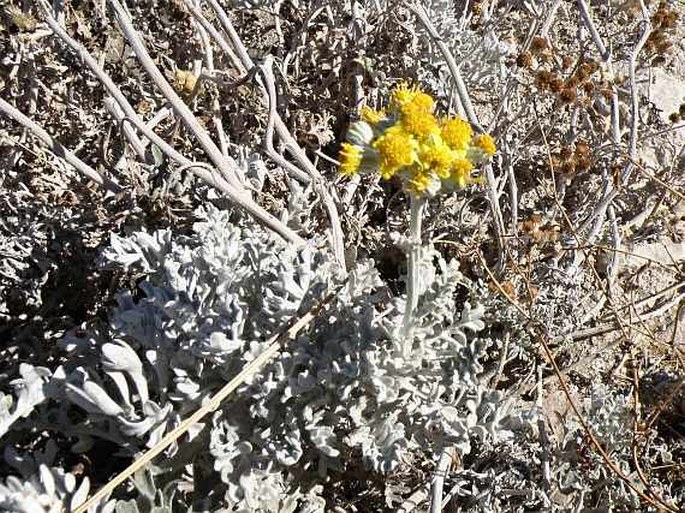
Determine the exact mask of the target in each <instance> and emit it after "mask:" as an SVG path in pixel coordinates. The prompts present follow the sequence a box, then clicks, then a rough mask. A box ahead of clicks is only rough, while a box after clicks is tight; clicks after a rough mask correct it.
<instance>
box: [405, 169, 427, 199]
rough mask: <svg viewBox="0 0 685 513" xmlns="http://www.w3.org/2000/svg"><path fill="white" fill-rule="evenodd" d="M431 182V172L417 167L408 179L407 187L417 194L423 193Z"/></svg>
mask: <svg viewBox="0 0 685 513" xmlns="http://www.w3.org/2000/svg"><path fill="white" fill-rule="evenodd" d="M430 182H431V177H430V173H428V172H427V171H426V170H423V169H422V168H415V169H414V171H413V172H412V174H411V177H410V178H409V180H408V184H407V188H408V189H409V190H410V191H411V192H413V193H415V194H422V193H423V192H425V191H426V189H428V186H429V185H430Z"/></svg>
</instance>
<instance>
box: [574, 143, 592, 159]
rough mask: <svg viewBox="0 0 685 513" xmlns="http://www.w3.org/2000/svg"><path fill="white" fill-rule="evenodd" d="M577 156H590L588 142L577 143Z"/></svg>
mask: <svg viewBox="0 0 685 513" xmlns="http://www.w3.org/2000/svg"><path fill="white" fill-rule="evenodd" d="M576 155H586V156H588V155H590V145H589V144H588V143H586V142H579V143H576Z"/></svg>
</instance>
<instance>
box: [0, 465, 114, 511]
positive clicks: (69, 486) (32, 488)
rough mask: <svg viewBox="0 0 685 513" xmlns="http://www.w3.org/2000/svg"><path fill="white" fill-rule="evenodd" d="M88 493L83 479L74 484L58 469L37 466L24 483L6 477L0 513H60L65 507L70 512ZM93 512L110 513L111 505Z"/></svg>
mask: <svg viewBox="0 0 685 513" xmlns="http://www.w3.org/2000/svg"><path fill="white" fill-rule="evenodd" d="M89 489H90V485H89V481H88V478H87V477H86V478H84V479H83V480H82V481H81V483H80V484H77V480H76V477H75V476H74V475H73V474H70V473H68V472H66V473H65V472H64V471H63V470H62V469H60V468H55V467H52V468H49V467H47V466H46V465H41V466H40V467H39V471H38V472H37V473H36V474H33V475H32V476H30V477H29V478H27V479H24V480H21V479H19V478H17V477H15V476H9V477H7V478H6V479H5V482H4V483H1V484H0V511H8V512H9V511H11V512H13V513H60V512H62V511H64V508H65V507H67V508H68V510H69V511H72V510H74V509H75V508H77V507H78V506H80V505H81V504H83V503H84V502H85V500H86V498H87V497H88V491H89ZM89 511H96V509H95V508H93V509H90V510H89ZM97 511H99V512H102V513H110V512H112V511H114V502H112V503H110V504H109V505H108V506H106V507H104V508H100V509H97Z"/></svg>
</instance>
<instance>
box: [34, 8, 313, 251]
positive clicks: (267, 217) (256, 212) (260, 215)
mask: <svg viewBox="0 0 685 513" xmlns="http://www.w3.org/2000/svg"><path fill="white" fill-rule="evenodd" d="M38 5H39V6H40V7H41V9H42V11H43V15H44V18H45V21H46V22H47V24H48V25H49V26H50V28H51V29H52V30H53V32H54V33H55V35H57V36H58V37H59V38H60V39H61V40H62V41H63V42H64V43H65V44H66V45H67V46H69V47H70V48H71V49H72V50H73V51H74V52H75V53H76V54H77V55H78V56H79V58H80V59H81V60H82V61H83V62H84V63H85V64H86V65H87V66H88V68H90V70H91V71H92V72H93V74H94V75H95V76H96V77H97V78H98V80H99V81H100V82H101V83H102V84H103V85H104V87H105V89H107V91H108V92H109V94H111V95H112V97H113V98H114V100H115V101H116V102H117V103H118V104H119V106H120V107H121V108H122V110H123V111H124V114H125V118H123V120H122V122H123V121H124V120H125V121H129V122H130V123H132V124H133V125H134V126H135V127H136V128H137V129H138V130H140V131H141V132H142V133H143V134H144V135H145V136H146V137H147V138H148V139H150V141H152V142H153V143H154V144H155V145H156V146H157V147H158V148H159V149H160V150H162V152H163V153H164V154H165V155H167V157H169V158H170V159H171V160H173V161H175V162H177V163H178V164H180V165H183V166H186V167H187V168H189V169H192V170H193V171H192V172H193V174H195V175H196V176H197V177H198V178H200V179H201V180H203V181H204V182H206V183H207V184H209V185H211V186H213V187H215V188H216V189H217V190H219V191H221V192H222V193H223V194H224V195H225V196H226V197H227V198H228V199H229V200H230V201H231V202H232V203H234V204H235V205H236V206H238V207H239V208H241V209H243V210H245V211H246V212H247V213H249V214H251V215H252V216H253V217H254V218H255V219H256V220H257V221H259V222H260V223H262V224H263V225H264V226H266V227H267V228H270V229H271V230H273V231H274V232H276V233H277V234H279V235H280V236H281V237H283V239H285V240H287V241H289V242H291V243H293V244H295V245H297V246H303V245H304V244H305V241H304V239H302V238H301V237H300V236H299V235H297V234H296V233H295V232H294V231H292V230H291V229H290V228H288V227H287V226H286V225H285V224H283V223H281V222H280V221H279V220H278V219H276V218H275V217H273V216H272V215H271V214H269V213H268V212H267V211H266V210H264V209H263V208H262V207H260V206H259V205H257V204H256V203H255V202H254V201H253V200H252V199H250V198H249V197H247V196H246V195H245V194H243V193H242V191H238V190H236V189H235V188H234V187H232V186H231V185H230V184H229V183H228V182H227V181H226V180H224V179H223V178H222V177H221V176H220V175H219V173H218V172H216V171H214V170H211V169H210V170H208V169H207V167H206V166H204V165H203V164H198V163H195V162H193V161H191V160H190V159H188V158H186V157H185V156H183V155H182V154H180V153H179V152H178V151H176V150H175V149H174V148H173V147H172V146H171V145H169V144H168V143H167V142H166V141H165V140H164V139H162V138H161V137H160V136H159V135H157V134H156V133H155V131H154V130H153V129H152V127H151V126H148V125H147V124H146V123H145V122H144V121H143V120H142V119H141V118H140V116H139V115H138V113H137V112H136V111H135V109H134V108H133V107H132V106H131V104H130V103H129V101H128V100H127V99H126V97H125V96H124V95H123V93H122V92H121V90H120V89H119V87H118V86H117V85H116V84H115V83H114V82H113V81H112V79H111V78H110V76H109V75H108V74H107V73H106V72H105V71H104V70H103V69H102V68H101V67H100V65H99V64H98V63H97V61H96V60H95V59H94V58H93V56H92V55H91V54H90V53H89V52H88V50H86V49H85V47H84V46H83V45H81V44H80V43H79V42H77V41H76V40H75V39H73V38H72V37H71V36H69V34H67V33H66V31H65V30H64V29H63V28H62V26H61V25H60V24H59V23H58V22H57V20H55V18H54V17H53V16H52V13H51V10H50V7H49V6H48V4H47V3H46V2H45V0H38Z"/></svg>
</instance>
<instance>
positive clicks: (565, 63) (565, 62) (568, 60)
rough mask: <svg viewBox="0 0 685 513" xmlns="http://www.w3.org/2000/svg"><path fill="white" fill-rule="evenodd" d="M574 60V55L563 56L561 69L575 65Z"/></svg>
mask: <svg viewBox="0 0 685 513" xmlns="http://www.w3.org/2000/svg"><path fill="white" fill-rule="evenodd" d="M574 61H575V59H574V58H573V57H571V56H570V55H564V56H563V57H562V58H561V69H564V70H566V69H569V68H570V67H571V66H573V62H574Z"/></svg>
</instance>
